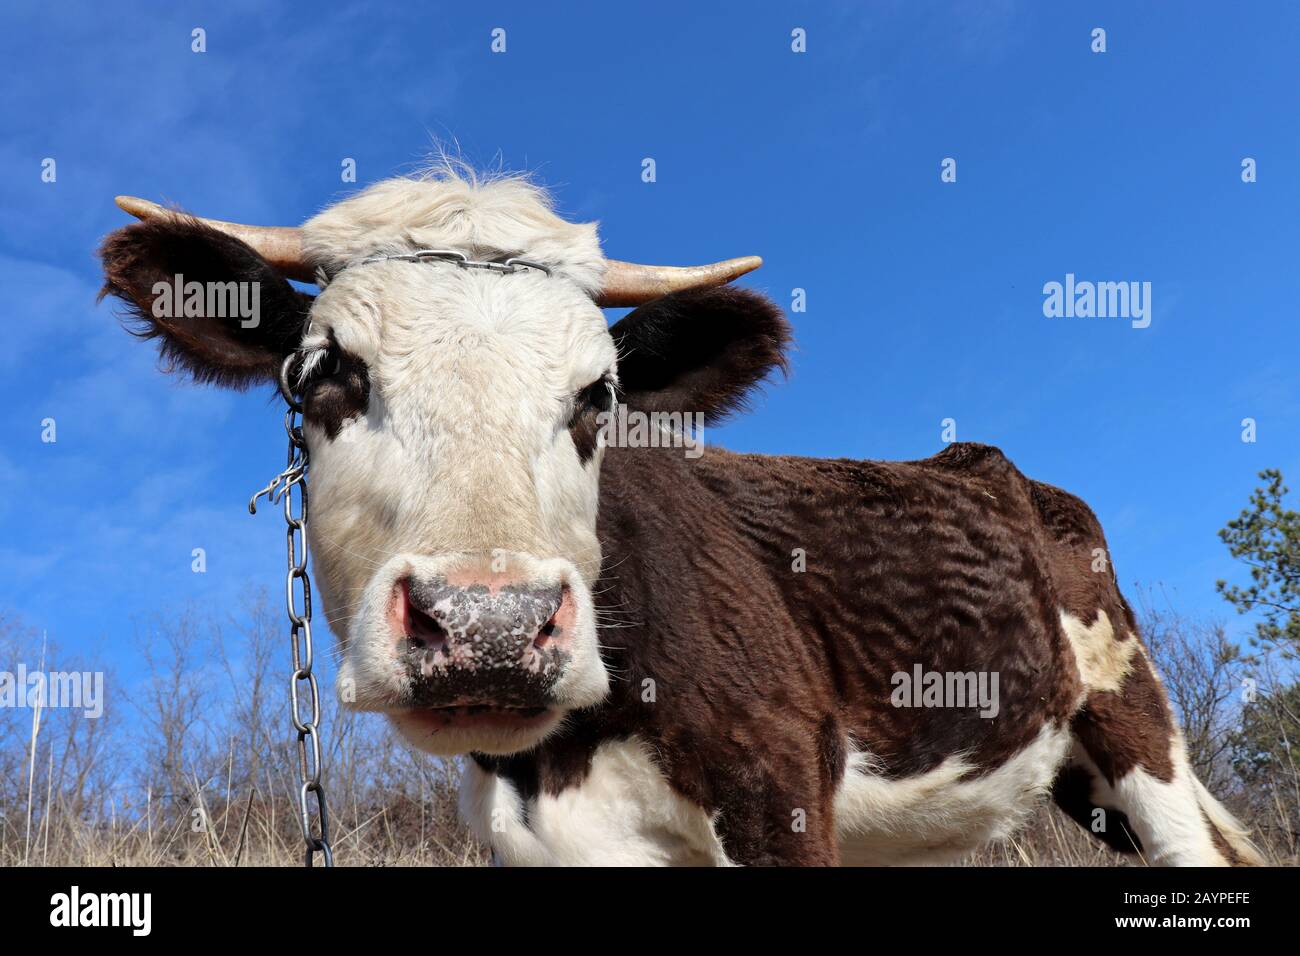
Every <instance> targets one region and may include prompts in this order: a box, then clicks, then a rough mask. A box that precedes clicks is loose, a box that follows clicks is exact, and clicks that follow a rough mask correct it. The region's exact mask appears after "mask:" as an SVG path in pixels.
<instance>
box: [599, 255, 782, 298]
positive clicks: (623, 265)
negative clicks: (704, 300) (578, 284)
mask: <svg viewBox="0 0 1300 956" xmlns="http://www.w3.org/2000/svg"><path fill="white" fill-rule="evenodd" d="M762 264H763V260H762V259H760V258H759V257H758V256H741V257H740V258H739V259H727V260H725V261H723V262H715V263H713V264H712V265H707V266H643V265H640V264H638V263H635V262H619V261H618V260H617V259H607V260H606V269H605V281H604V284H603V285H602V286H601V289H600V293H599V294H598V295H597V296H596V304H597V305H599V306H601V307H603V308H607V309H609V308H615V307H617V306H621V305H640V304H641V303H643V302H649V301H650V300H651V299H657V298H659V297H660V296H661V295H667V294H668V293H669V292H682V291H684V290H686V289H708V288H712V287H713V286H718V285H726V284H727V283H728V282H730V281H731V280H732V279H737V278H739V277H740V276H743V275H744V274H745V273H746V272H753V271H754V270H755V269H757V268H758V267H759V266H761V265H762Z"/></svg>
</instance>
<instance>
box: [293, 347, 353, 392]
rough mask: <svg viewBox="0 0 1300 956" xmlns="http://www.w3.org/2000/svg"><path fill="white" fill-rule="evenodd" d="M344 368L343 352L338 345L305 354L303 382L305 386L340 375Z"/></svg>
mask: <svg viewBox="0 0 1300 956" xmlns="http://www.w3.org/2000/svg"><path fill="white" fill-rule="evenodd" d="M342 368H343V353H342V351H341V350H340V349H339V347H338V346H337V345H333V344H331V345H329V346H328V347H326V348H324V349H321V350H320V351H317V352H313V353H309V354H307V355H305V356H303V362H302V384H303V386H304V387H306V386H308V385H314V384H315V383H316V382H322V381H324V380H325V379H327V378H333V377H334V376H335V375H338V374H339V372H340V371H341V370H342Z"/></svg>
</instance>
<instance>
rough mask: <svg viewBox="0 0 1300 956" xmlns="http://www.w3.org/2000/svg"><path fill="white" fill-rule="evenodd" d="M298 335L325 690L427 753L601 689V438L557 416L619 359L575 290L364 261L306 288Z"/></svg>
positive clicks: (519, 733)
mask: <svg viewBox="0 0 1300 956" xmlns="http://www.w3.org/2000/svg"><path fill="white" fill-rule="evenodd" d="M304 347H305V354H306V356H307V367H308V368H312V367H314V368H315V369H316V370H317V371H316V372H315V373H311V374H309V375H308V376H307V385H306V389H305V392H304V405H305V413H304V422H305V426H306V434H307V440H308V446H309V450H310V455H311V463H312V464H311V469H312V470H311V481H312V505H313V519H312V521H311V522H310V530H311V535H312V544H313V546H314V548H315V555H316V566H317V569H318V580H319V581H320V583H321V584H322V585H323V590H324V593H325V598H326V600H325V607H326V611H327V613H328V615H329V619H330V622H331V624H332V626H333V627H334V629H335V631H336V633H337V634H338V636H339V639H340V640H341V642H342V648H343V664H342V668H341V670H340V672H339V688H340V692H341V694H342V697H343V699H344V700H347V701H350V702H353V703H355V704H356V705H357V706H358V707H362V708H367V709H375V710H383V711H386V712H388V713H390V714H391V715H392V716H393V719H394V721H395V723H396V724H397V726H398V727H399V728H400V729H401V730H402V732H403V733H404V734H405V735H406V736H407V737H408V738H409V739H410V740H411V741H412V742H413V743H415V744H417V745H418V746H421V747H423V748H425V749H428V750H431V751H435V752H443V753H458V752H463V751H465V750H469V749H473V750H481V751H485V752H492V753H500V752H513V751H516V750H519V749H521V746H526V745H528V744H529V743H531V742H533V741H534V740H536V739H538V738H539V737H540V736H541V735H542V734H544V733H546V732H547V731H549V730H550V729H552V726H553V724H554V723H555V721H557V720H558V719H559V718H560V717H561V716H562V714H563V713H564V712H565V711H566V710H568V709H571V708H573V707H581V706H586V705H589V704H593V703H595V702H597V701H598V700H600V699H601V698H602V697H603V696H604V694H605V692H606V690H607V679H606V675H605V670H604V667H603V666H602V664H601V662H600V656H599V654H598V653H597V647H596V629H595V620H594V616H593V611H592V601H591V595H590V591H589V586H590V584H591V583H594V581H595V580H596V577H597V575H598V573H599V568H600V557H601V555H600V546H599V545H598V543H597V541H596V502H597V476H598V474H599V468H600V456H601V452H600V450H599V449H591V448H587V447H579V446H580V445H583V442H582V440H581V437H579V440H578V442H577V443H575V434H578V435H579V436H580V434H581V433H579V432H576V431H575V430H574V429H571V425H573V424H574V422H575V419H581V418H582V417H583V416H588V415H591V414H593V413H594V411H595V407H594V406H595V403H607V402H608V397H609V394H610V388H611V387H612V385H613V383H614V381H615V380H616V375H617V372H616V355H615V351H614V343H613V340H612V339H611V337H610V334H609V331H608V328H607V326H606V324H605V320H604V317H603V315H602V313H601V311H600V310H599V309H598V308H596V306H595V305H593V304H592V301H591V299H590V298H589V297H588V296H587V295H586V294H585V293H584V292H583V290H582V289H580V288H579V287H577V286H576V285H575V284H573V283H571V282H568V281H566V280H564V279H563V278H560V277H547V276H546V275H545V274H543V273H540V272H532V271H529V270H525V271H522V272H519V273H514V274H511V275H497V274H491V273H487V272H484V271H481V270H475V269H466V268H462V267H458V266H456V265H451V264H447V263H438V264H432V263H421V264H413V263H405V262H383V263H375V264H371V265H366V266H358V267H356V268H353V269H349V270H347V271H345V272H343V273H342V274H341V275H340V276H339V277H338V278H337V279H336V280H335V281H334V282H332V283H331V284H330V285H329V286H328V288H327V289H326V290H325V291H324V292H323V293H322V294H321V295H320V296H319V297H318V299H317V300H316V305H315V307H314V309H313V310H312V317H311V325H310V328H309V331H308V334H307V337H306V340H305V341H304ZM488 705H492V709H490V710H488V709H486V708H487V707H488ZM413 707H418V708H419V709H418V710H412V709H411V708H413Z"/></svg>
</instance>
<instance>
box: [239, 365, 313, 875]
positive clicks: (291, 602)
mask: <svg viewBox="0 0 1300 956" xmlns="http://www.w3.org/2000/svg"><path fill="white" fill-rule="evenodd" d="M296 358H297V356H296V355H290V356H288V357H287V358H286V359H285V360H284V363H283V364H282V365H281V366H280V377H279V384H280V394H281V395H282V396H283V397H284V400H285V403H286V404H287V405H288V409H287V410H286V411H285V413H284V430H285V432H286V434H287V435H288V436H289V454H288V460H287V462H286V464H285V468H284V471H282V472H280V473H279V474H278V475H276V476H275V477H274V478H272V479H271V481H270V482H269V483H268V484H267V486H266V487H265V488H263V489H262V490H261V491H259V492H257V493H256V494H255V495H253V497H252V498H251V499H249V502H248V511H249V513H250V514H257V499H258V498H261V497H262V496H266V498H267V500H268V501H271V502H273V503H278V502H280V501H281V499H283V502H284V521H285V524H286V525H287V528H286V540H287V551H288V558H289V566H288V572H287V574H286V576H285V581H284V592H285V606H286V608H287V610H288V612H289V641H290V643H291V645H292V647H293V674H292V675H291V676H290V678H289V706H290V719H291V720H292V721H293V729H294V730H295V731H296V732H297V734H298V775H299V780H300V781H301V787H300V788H299V790H298V811H299V822H300V823H301V825H302V838H303V841H304V843H305V844H306V850H305V852H304V855H303V863H304V865H306V866H308V867H311V866H313V865H314V864H315V859H316V854H317V853H320V854H321V855H322V860H323V862H324V864H325V866H326V867H331V866H333V865H334V851H333V850H332V849H331V848H330V837H329V811H328V810H327V808H326V805H325V787H324V785H323V784H322V783H321V742H320V690H319V688H318V687H317V686H316V675H315V674H314V673H313V671H312V664H313V653H312V640H311V578H310V577H309V576H308V573H307V442H306V439H304V437H303V434H302V422H301V415H302V403H301V402H299V401H298V399H297V398H296V397H295V394H294V390H293V387H292V385H291V383H290V372H291V367H292V365H293V363H294V360H295V359H296ZM295 487H296V488H297V489H298V514H297V515H295V514H294V507H293V498H294V495H293V489H294V488H295ZM294 581H298V582H299V585H298V586H297V587H295V586H294ZM295 592H300V593H301V597H302V605H301V607H302V610H301V612H300V611H299V610H298V604H297V602H296V601H295ZM304 684H305V685H306V690H307V696H308V700H309V703H310V705H311V714H310V716H309V717H308V718H307V719H305V720H304V719H303V716H302V707H301V699H300V694H301V692H302V690H303V685H304ZM313 795H314V797H315V801H314V802H315V808H314V809H315V813H314V814H313V807H312V800H311V798H312V796H313ZM313 816H314V818H315V822H316V826H315V827H313V825H312V822H313Z"/></svg>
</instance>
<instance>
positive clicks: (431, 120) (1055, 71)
mask: <svg viewBox="0 0 1300 956" xmlns="http://www.w3.org/2000/svg"><path fill="white" fill-rule="evenodd" d="M616 6H618V7H625V8H624V9H614V8H615V7H616ZM705 7H712V5H704V4H698V3H665V2H657V3H654V4H649V5H646V4H637V5H634V6H633V5H626V6H625V5H613V4H564V5H562V9H563V12H562V13H548V12H545V11H544V9H543V6H542V5H538V4H522V3H518V4H517V3H493V4H490V5H489V4H466V3H447V4H417V3H391V4H379V3H356V4H351V5H349V7H348V8H347V9H346V10H342V9H340V10H335V11H332V12H325V13H322V12H313V13H312V14H311V15H310V16H307V15H303V14H301V13H297V12H294V11H292V10H291V9H290V7H289V5H287V4H274V3H238V2H235V3H220V4H199V3H185V2H167V3H161V2H158V3H140V4H133V5H130V6H129V7H122V6H119V5H115V4H103V3H98V4H96V3H86V4H62V3H31V2H19V3H17V4H14V3H9V4H6V10H5V13H4V14H3V19H4V21H5V22H4V29H3V30H0V56H2V58H3V61H4V63H5V64H6V69H5V71H4V79H3V80H0V84H2V85H0V89H2V90H3V98H2V102H3V135H2V136H0V209H3V215H4V222H5V226H6V228H5V229H4V230H3V232H2V233H0V283H2V284H3V289H4V292H5V310H4V311H5V312H6V313H7V314H6V315H5V317H4V329H5V335H4V339H3V342H4V346H3V348H0V392H2V394H0V609H4V610H8V611H11V612H14V613H17V614H19V615H20V616H21V617H22V618H23V619H24V620H25V621H26V623H28V624H30V625H32V626H34V627H36V628H38V629H46V630H48V632H49V635H50V637H51V639H52V640H54V641H57V642H58V643H59V644H60V645H61V646H62V647H63V648H65V649H68V650H70V651H75V652H76V653H77V654H78V655H79V656H82V657H89V658H91V659H94V660H101V661H103V662H105V663H109V664H112V665H113V666H114V667H116V668H118V669H120V670H122V671H123V672H124V673H126V674H128V675H129V674H130V673H131V670H132V667H133V657H132V655H133V653H134V652H133V651H132V649H131V643H130V640H129V638H130V635H131V634H132V633H133V632H134V630H135V628H136V626H137V624H138V622H139V621H141V620H142V619H144V618H146V617H147V616H148V615H150V614H152V613H155V612H159V611H165V610H167V609H169V608H176V607H180V606H182V605H184V604H187V603H190V602H194V603H197V604H198V605H199V606H201V607H206V608H220V607H223V606H224V605H226V604H228V603H229V602H231V601H233V600H235V599H237V598H238V597H239V595H241V594H243V593H244V592H246V591H247V590H248V588H249V587H250V586H257V585H260V584H265V585H268V586H269V587H270V588H271V589H272V593H273V594H278V589H279V581H280V576H281V574H282V573H283V560H284V558H283V553H282V547H283V527H282V524H281V522H280V520H279V518H278V517H276V516H275V515H274V514H273V513H272V514H269V515H268V514H262V515H259V516H258V517H257V518H252V517H249V516H248V515H247V513H246V510H245V505H246V502H247V499H248V496H249V494H250V493H251V492H252V491H253V490H254V489H255V488H257V487H260V486H261V485H262V484H264V483H265V481H266V480H267V478H268V477H269V476H270V475H271V474H272V473H273V472H274V471H276V470H277V469H278V468H279V467H280V466H281V464H282V461H283V453H284V452H283V447H282V436H283V433H282V430H281V426H280V413H279V408H278V406H277V405H276V404H275V403H274V402H272V401H270V399H269V396H268V395H267V394H266V393H249V394H232V393H226V392H219V391H215V390H212V389H207V388H199V387H195V386H193V385H189V384H183V383H180V382H178V381H176V380H173V379H169V378H167V377H164V376H162V375H160V374H158V372H157V371H156V359H155V356H154V354H153V352H152V349H151V347H148V346H144V345H141V344H140V343H138V342H136V341H134V340H132V339H131V338H130V337H129V336H127V335H126V334H125V333H123V332H122V330H121V328H120V327H119V325H118V323H117V321H116V320H115V318H114V314H113V309H112V306H111V305H110V304H109V303H103V304H100V305H96V303H95V301H94V299H95V292H96V290H97V287H98V284H99V274H98V268H97V264H96V261H95V259H94V257H93V250H94V249H95V247H96V245H97V244H98V242H99V240H100V239H101V237H102V236H103V235H104V234H105V233H107V232H108V231H110V230H112V229H113V228H115V227H118V226H120V225H123V224H125V222H126V217H125V216H124V214H122V213H120V212H119V211H118V210H117V209H116V208H115V207H114V206H113V202H112V198H113V196H114V195H115V194H118V193H129V194H135V195H140V196H145V197H147V198H151V199H155V200H160V201H171V202H176V203H179V204H181V205H183V206H185V207H186V208H189V209H191V210H194V211H196V212H199V213H201V214H208V215H214V216H218V217H221V218H229V219H239V220H244V221H249V222H264V223H296V222H300V221H302V220H303V219H305V218H307V217H308V216H310V215H311V214H312V213H314V212H315V211H316V210H318V209H319V208H320V207H321V206H322V205H324V204H326V203H328V202H330V201H333V200H335V199H338V198H340V197H342V196H344V195H346V194H348V193H349V192H350V191H351V190H353V189H355V188H357V186H352V185H349V184H345V183H342V182H341V181H340V176H339V172H340V162H341V161H342V159H343V158H345V157H352V158H354V159H355V160H356V162H357V168H358V178H359V183H358V185H364V184H366V183H369V182H372V181H374V180H377V179H381V178H384V177H387V176H390V175H393V174H395V173H400V172H403V171H408V170H411V169H413V168H415V167H416V166H418V164H419V162H420V160H421V158H422V157H423V156H425V155H426V154H427V152H428V149H429V147H430V144H431V143H432V142H433V140H434V139H440V140H444V141H455V142H458V143H459V144H460V148H461V150H462V151H463V153H464V154H465V156H466V157H468V158H469V159H471V160H473V161H476V162H478V163H480V164H494V163H496V162H498V161H500V162H502V163H503V164H504V165H505V166H506V167H508V168H512V169H525V170H530V171H533V172H534V173H535V174H536V175H537V177H538V178H539V179H540V180H541V181H542V182H544V183H546V184H548V185H550V186H552V187H553V188H554V189H555V192H556V195H557V197H558V200H559V203H560V207H561V209H562V211H563V212H564V213H565V214H566V215H568V216H570V217H571V218H575V219H583V220H586V219H599V220H600V221H601V222H602V233H603V237H604V241H605V248H606V251H607V252H608V253H609V254H610V255H612V256H615V257H618V258H623V259H636V260H641V261H650V262H656V261H682V262H695V261H712V260H714V259H719V258H723V257H727V256H733V255H743V254H750V253H757V254H760V255H762V256H763V257H764V258H765V260H766V265H765V266H764V267H763V269H762V270H761V271H760V272H758V273H756V274H755V275H753V276H751V277H750V281H751V284H752V285H754V286H755V287H758V288H761V289H763V290H766V291H767V292H769V293H770V294H771V295H772V296H773V297H774V298H776V299H777V300H778V301H779V302H781V303H783V304H785V305H788V304H789V303H790V297H791V290H792V289H794V288H796V287H798V288H803V289H805V290H807V302H808V309H807V311H806V312H805V313H801V314H796V315H794V316H792V318H793V320H794V323H795V327H796V330H797V337H798V345H799V350H798V352H797V353H796V354H795V356H794V364H793V373H792V375H791V377H790V379H789V381H788V382H785V383H784V384H779V385H777V386H775V387H773V388H771V389H770V390H769V391H768V393H767V397H766V399H765V400H764V401H762V402H760V403H759V405H758V407H757V410H756V412H755V413H754V414H753V415H751V416H749V417H748V418H745V419H742V420H739V421H737V422H736V423H734V424H732V425H729V426H728V427H727V428H725V429H722V430H718V431H715V432H713V433H712V434H711V435H710V436H709V437H710V440H712V441H716V442H718V443H721V444H724V445H726V446H728V447H731V448H735V449H742V450H752V451H760V452H783V453H793V454H802V455H821V456H846V457H858V458H886V459H897V458H914V457H923V456H926V455H929V454H932V453H934V452H935V451H937V450H939V448H940V447H941V440H940V431H941V424H940V423H941V421H942V420H943V419H945V418H953V419H955V420H956V423H957V433H958V437H959V438H961V439H968V440H976V441H985V442H991V443H994V444H997V445H999V446H1001V447H1002V448H1003V450H1004V451H1005V452H1006V453H1007V454H1008V455H1009V456H1010V457H1011V458H1012V460H1013V461H1015V462H1016V464H1017V465H1019V467H1020V468H1021V469H1022V470H1023V471H1024V472H1026V473H1027V474H1029V475H1031V476H1033V477H1036V478H1040V479H1043V480H1046V481H1049V482H1052V483H1055V484H1059V485H1061V486H1064V487H1066V488H1068V489H1070V490H1072V491H1074V492H1076V493H1078V494H1080V495H1082V496H1083V497H1084V498H1085V499H1086V500H1087V501H1088V502H1089V503H1090V504H1091V505H1092V507H1093V508H1094V509H1095V510H1096V512H1097V513H1098V515H1099V516H1100V518H1101V519H1102V522H1103V524H1104V525H1105V527H1106V529H1107V532H1108V534H1109V538H1110V542H1111V546H1112V553H1113V555H1114V560H1115V561H1116V564H1117V568H1118V572H1119V576H1120V579H1121V581H1122V582H1123V583H1124V584H1125V585H1126V588H1127V590H1128V592H1129V594H1130V596H1133V594H1134V587H1133V582H1142V583H1144V584H1147V585H1156V584H1160V583H1163V585H1164V586H1165V587H1166V588H1167V589H1169V591H1170V593H1171V594H1172V595H1174V596H1175V597H1176V601H1177V603H1178V605H1179V606H1180V607H1181V608H1182V609H1183V610H1185V611H1188V612H1189V613H1193V614H1206V613H1208V614H1217V615H1220V616H1223V617H1225V618H1228V619H1229V622H1230V624H1231V625H1232V627H1233V628H1234V629H1235V630H1236V631H1237V632H1238V633H1242V634H1244V633H1245V632H1246V631H1247V630H1248V624H1247V623H1246V622H1244V621H1240V620H1238V619H1237V618H1236V617H1235V615H1234V614H1232V612H1231V609H1230V608H1228V607H1227V606H1226V605H1225V604H1224V603H1223V602H1222V601H1221V600H1220V599H1219V598H1218V597H1217V596H1216V595H1215V593H1214V581H1215V579H1216V578H1218V577H1223V576H1234V575H1236V574H1237V569H1236V568H1235V567H1234V564H1233V563H1232V561H1231V559H1230V558H1229V556H1228V555H1227V552H1226V550H1225V549H1224V547H1223V546H1222V544H1221V543H1220V542H1219V541H1218V539H1217V537H1216V535H1215V532H1216V531H1217V529H1219V528H1220V527H1222V525H1223V524H1224V522H1225V521H1226V520H1227V519H1228V518H1230V517H1232V516H1234V515H1235V514H1236V513H1237V511H1238V510H1239V509H1240V508H1241V507H1242V506H1243V504H1244V503H1245V501H1246V499H1247V496H1248V494H1249V492H1250V490H1251V488H1252V487H1253V486H1254V485H1255V483H1256V478H1255V476H1256V473H1257V472H1258V471H1259V470H1260V469H1261V468H1265V467H1270V466H1273V467H1281V468H1282V469H1284V471H1285V472H1286V473H1287V474H1288V475H1290V476H1291V478H1292V479H1293V480H1296V481H1300V401H1298V400H1297V382H1296V378H1297V374H1296V372H1295V363H1296V359H1297V356H1300V348H1298V346H1300V328H1298V327H1300V322H1298V321H1297V320H1298V318H1300V317H1298V316H1297V302H1300V270H1297V268H1296V252H1297V249H1300V241H1298V240H1300V215H1297V211H1298V210H1300V186H1298V185H1297V178H1296V174H1295V169H1296V163H1297V161H1300V124H1298V123H1297V121H1296V117H1297V115H1300V111H1298V110H1297V106H1300V104H1298V103H1297V98H1298V97H1300V83H1298V82H1297V81H1298V80H1300V59H1298V58H1297V56H1296V51H1297V49H1300V44H1298V43H1297V40H1300V36H1298V34H1300V8H1297V7H1296V6H1295V5H1294V4H1289V3H1252V4H1247V5H1239V6H1233V7H1231V8H1225V7H1223V6H1211V5H1208V4H1205V5H1202V4H1194V3H1189V4H1179V5H1177V7H1175V6H1174V5H1172V4H1132V3H1101V4H1098V3H1089V4H1071V3H1051V4H1047V3H988V4H965V3H958V4H946V3H901V2H900V3H846V4H818V5H815V6H814V5H803V4H781V5H775V4H773V5H764V4H739V3H733V4H726V5H717V6H716V8H713V9H705ZM1175 9H1177V10H1178V11H1179V14H1178V15H1176V16H1175V15H1174V14H1173V13H1172V11H1174V10H1175ZM195 27H202V28H204V29H205V30H206V31H207V52H206V53H203V54H196V53H193V52H191V49H190V45H191V33H190V31H191V30H192V29H193V28H195ZM495 27H502V28H504V29H505V30H506V37H507V51H506V53H504V54H493V53H492V52H491V51H490V49H489V43H490V33H491V31H492V29H493V28H495ZM795 27H802V28H804V29H806V31H807V37H808V39H807V47H808V52H807V53H805V54H795V53H793V52H792V51H791V49H790V42H791V41H790V33H791V30H792V29H793V28H795ZM1094 27H1103V28H1105V30H1106V31H1107V52H1105V53H1104V54H1095V53H1092V52H1091V51H1090V42H1091V40H1090V32H1091V30H1092V29H1093V28H1094ZM46 157H51V158H54V159H55V160H56V162H57V181H56V182H54V183H45V182H42V181H41V163H42V160H43V159H45V158H46ZM645 157H653V158H654V159H655V161H656V164H657V182H655V183H653V184H647V183H644V182H642V181H641V175H640V174H641V162H642V160H643V158H645ZM945 157H952V158H955V159H956V160H957V173H958V176H957V182H955V183H942V182H941V181H940V163H941V161H942V160H943V159H944V158H945ZM1245 157H1253V158H1254V159H1255V160H1256V161H1257V163H1258V182H1255V183H1252V184H1246V183H1243V182H1242V181H1241V175H1240V174H1241V162H1242V159H1243V158H1245ZM1066 273H1074V274H1076V275H1077V276H1078V277H1079V278H1080V279H1092V280H1106V281H1112V280H1113V281H1120V280H1131V281H1139V282H1141V281H1149V282H1150V283H1151V284H1152V289H1153V320H1152V323H1151V326H1150V327H1149V328H1147V329H1140V330H1139V329H1133V328H1131V327H1130V326H1129V323H1128V322H1126V321H1124V320H1122V319H1049V318H1045V317H1044V315H1043V310H1042V304H1043V294H1042V288H1043V285H1044V283H1046V282H1049V281H1053V280H1055V281H1062V280H1063V279H1064V277H1065V275H1066ZM1245 417H1252V418H1254V419H1256V420H1257V422H1258V440H1257V442H1255V443H1253V444H1248V443H1243V442H1242V440H1241V425H1240V423H1241V420H1242V419H1243V418H1245ZM45 418H53V419H55V421H56V423H57V442H56V443H53V444H49V443H43V442H42V441H41V431H42V425H41V422H42V420H43V419H45ZM196 547H202V548H205V549H206V551H207V573H206V574H194V573H192V572H191V568H190V565H191V551H192V549H193V548H196Z"/></svg>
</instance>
